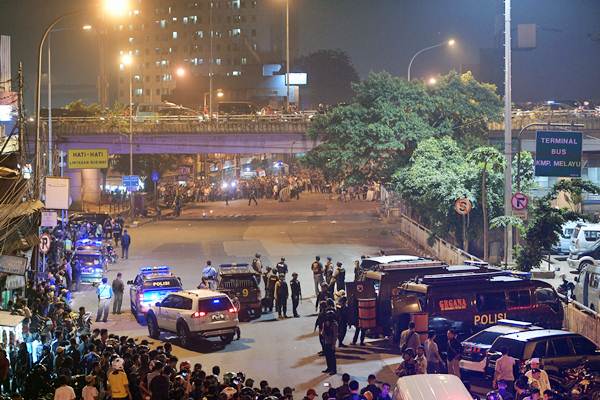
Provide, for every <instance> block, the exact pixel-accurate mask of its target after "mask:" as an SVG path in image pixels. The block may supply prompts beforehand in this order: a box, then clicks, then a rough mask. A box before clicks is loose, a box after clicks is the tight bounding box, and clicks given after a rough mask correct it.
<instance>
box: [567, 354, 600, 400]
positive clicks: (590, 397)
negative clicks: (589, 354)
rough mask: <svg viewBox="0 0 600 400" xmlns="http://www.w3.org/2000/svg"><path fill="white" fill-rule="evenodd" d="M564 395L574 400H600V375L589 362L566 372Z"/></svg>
mask: <svg viewBox="0 0 600 400" xmlns="http://www.w3.org/2000/svg"><path fill="white" fill-rule="evenodd" d="M562 389H563V390H562V394H563V395H564V396H566V398H568V399H572V400H600V373H599V371H593V370H592V369H591V368H590V365H589V363H588V362H587V361H584V362H582V363H581V364H580V365H578V366H577V367H575V368H569V369H567V370H566V371H565V374H564V381H563V384H562Z"/></svg>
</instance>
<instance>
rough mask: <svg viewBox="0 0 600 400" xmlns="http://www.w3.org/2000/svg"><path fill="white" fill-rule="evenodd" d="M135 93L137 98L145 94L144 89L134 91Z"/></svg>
mask: <svg viewBox="0 0 600 400" xmlns="http://www.w3.org/2000/svg"><path fill="white" fill-rule="evenodd" d="M133 93H134V94H135V95H136V96H137V97H139V96H142V95H143V94H144V89H142V88H136V89H135V90H134V91H133Z"/></svg>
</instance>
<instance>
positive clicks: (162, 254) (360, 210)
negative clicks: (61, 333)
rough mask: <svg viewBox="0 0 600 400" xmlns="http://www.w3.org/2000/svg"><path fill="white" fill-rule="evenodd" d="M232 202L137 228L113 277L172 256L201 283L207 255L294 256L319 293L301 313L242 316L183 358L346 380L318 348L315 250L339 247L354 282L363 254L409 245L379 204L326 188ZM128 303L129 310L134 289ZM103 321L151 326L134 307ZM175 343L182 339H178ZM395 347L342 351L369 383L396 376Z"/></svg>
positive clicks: (348, 368)
mask: <svg viewBox="0 0 600 400" xmlns="http://www.w3.org/2000/svg"><path fill="white" fill-rule="evenodd" d="M230 204H231V205H230V206H225V205H224V204H223V203H210V204H209V203H205V204H199V205H196V206H194V207H191V208H190V209H187V210H185V211H184V213H183V215H182V216H181V217H180V218H177V219H171V220H165V221H160V222H156V223H151V224H147V225H144V226H141V227H138V228H132V229H130V233H131V236H132V243H133V244H132V247H131V249H130V254H131V256H130V258H129V260H125V261H120V262H119V263H117V264H116V265H114V266H111V267H110V271H109V274H108V276H109V278H110V279H111V280H112V279H113V278H114V276H115V275H116V273H117V272H118V271H121V272H122V273H123V276H124V278H125V280H127V279H132V278H133V277H134V276H135V273H136V271H137V269H138V268H139V267H140V266H144V265H165V264H166V265H171V266H173V267H174V270H175V272H176V273H177V274H178V275H179V276H180V277H181V278H182V280H183V283H184V287H185V288H194V287H195V286H196V285H197V284H198V282H199V280H200V271H201V268H202V267H203V265H204V262H205V261H206V260H207V259H210V260H212V261H213V263H214V264H219V263H224V262H249V261H251V259H252V256H253V255H254V253H255V252H259V253H261V254H262V255H263V258H264V260H265V265H274V264H275V263H276V262H277V261H278V260H279V257H281V256H285V257H286V259H287V262H288V265H289V268H290V274H291V272H294V271H295V272H298V273H299V275H300V280H301V283H302V289H303V292H304V294H305V296H313V297H312V298H309V299H306V300H304V301H303V303H302V305H301V308H300V313H301V315H302V317H301V318H297V319H287V320H276V318H275V316H274V315H263V317H262V318H261V319H259V320H256V321H253V322H251V323H244V324H242V326H241V329H242V339H241V340H240V341H234V342H233V343H232V344H231V345H229V346H227V347H226V348H222V347H221V346H220V345H219V344H218V343H216V342H199V343H197V345H195V346H194V347H193V348H192V349H189V350H185V349H181V348H179V347H176V354H177V355H178V357H179V358H180V360H182V359H188V360H190V361H191V362H200V363H202V364H203V365H205V366H207V367H209V366H211V365H215V364H219V365H221V367H222V368H221V369H222V370H223V371H240V370H241V371H246V372H247V373H248V374H249V375H251V376H253V377H255V378H256V379H268V380H269V382H270V383H272V384H274V385H278V386H280V387H281V386H286V385H290V386H295V387H296V390H298V391H304V390H306V389H307V388H308V387H315V388H316V389H317V391H318V392H322V391H324V390H325V389H324V386H323V383H325V382H331V384H332V385H338V384H339V382H340V376H339V375H338V376H336V377H333V378H332V377H329V376H328V375H325V374H322V373H321V370H323V369H324V368H325V362H324V359H323V358H321V357H318V356H317V355H316V353H317V351H318V350H319V347H320V346H319V343H318V339H317V337H316V334H315V333H314V332H313V327H314V321H315V316H314V312H315V308H314V289H313V284H312V276H311V273H310V269H309V266H310V263H311V261H312V259H313V257H314V256H315V255H321V257H322V258H323V259H324V258H325V256H327V255H330V256H332V257H333V259H334V261H342V262H343V263H344V265H345V266H346V271H347V280H352V279H353V274H352V264H353V260H355V259H357V258H359V257H360V255H361V254H374V253H376V252H377V251H378V250H379V249H380V248H387V249H392V248H394V249H398V248H399V247H401V246H399V244H398V242H397V241H396V240H395V239H394V238H393V237H392V235H391V234H390V229H391V228H392V227H391V226H389V225H384V224H383V223H382V222H381V221H379V220H378V219H377V217H376V213H375V204H374V203H367V202H352V203H340V202H339V201H336V200H330V199H328V198H327V197H326V196H325V195H306V196H303V198H302V199H301V200H300V201H293V202H290V203H277V202H274V201H262V202H260V204H259V206H258V207H256V206H251V207H248V205H247V202H245V201H242V200H238V201H235V202H231V203H230ZM406 252H409V251H408V250H406ZM74 303H75V304H74V305H75V306H79V305H84V306H86V308H88V309H89V310H92V311H95V310H96V300H95V295H94V292H93V290H92V288H88V289H87V290H86V291H85V292H83V293H80V294H78V295H77V296H76V298H75V302H74ZM124 305H125V309H126V310H129V297H128V293H126V295H125V299H124ZM290 314H291V313H290ZM94 326H97V327H107V328H108V329H109V330H110V331H111V332H118V333H119V334H125V335H130V336H135V337H146V336H145V335H146V334H147V330H146V327H144V326H141V325H139V324H138V323H137V322H135V320H134V318H133V317H132V315H131V314H130V313H129V312H125V313H124V314H122V315H118V316H110V317H109V321H108V323H106V324H104V323H98V324H95V325H94ZM352 333H353V331H350V332H349V335H352ZM162 339H163V340H167V339H168V338H167V337H165V336H163V337H162ZM350 339H351V338H349V339H348V340H347V341H348V342H349V341H350ZM173 342H174V344H175V345H176V344H177V341H176V340H175V339H173ZM385 345H386V343H383V342H381V341H368V344H367V345H366V346H364V347H361V346H355V347H349V348H346V349H342V350H340V351H339V355H338V359H339V363H340V365H339V368H338V371H340V372H348V373H350V374H351V375H352V376H353V377H354V378H356V379H359V380H360V381H361V382H365V381H366V377H367V375H368V374H370V373H376V374H377V375H378V377H379V378H380V379H382V380H386V381H389V382H394V381H395V379H394V375H393V366H394V365H395V364H397V363H399V362H400V357H399V355H397V354H395V352H390V351H389V349H388V348H387V347H386V346H385ZM251 371H255V372H251Z"/></svg>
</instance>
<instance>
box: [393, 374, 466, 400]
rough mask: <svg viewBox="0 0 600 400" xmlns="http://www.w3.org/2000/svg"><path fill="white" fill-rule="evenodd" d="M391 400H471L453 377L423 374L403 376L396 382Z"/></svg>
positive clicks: (461, 384)
mask: <svg viewBox="0 0 600 400" xmlns="http://www.w3.org/2000/svg"><path fill="white" fill-rule="evenodd" d="M392 399H393V400H472V399H473V396H471V394H470V393H469V391H468V390H467V388H466V387H465V385H464V384H463V383H462V382H461V381H460V379H459V378H458V377H457V376H455V375H445V374H424V375H411V376H404V377H402V378H400V379H398V381H397V382H396V387H395V388H394V394H393V396H392Z"/></svg>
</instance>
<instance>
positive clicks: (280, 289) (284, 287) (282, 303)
mask: <svg viewBox="0 0 600 400" xmlns="http://www.w3.org/2000/svg"><path fill="white" fill-rule="evenodd" d="M288 297H289V291H288V284H287V282H286V281H285V275H284V274H279V280H278V281H277V283H275V306H276V309H277V315H278V316H279V318H287V317H288V316H287V300H288Z"/></svg>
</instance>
